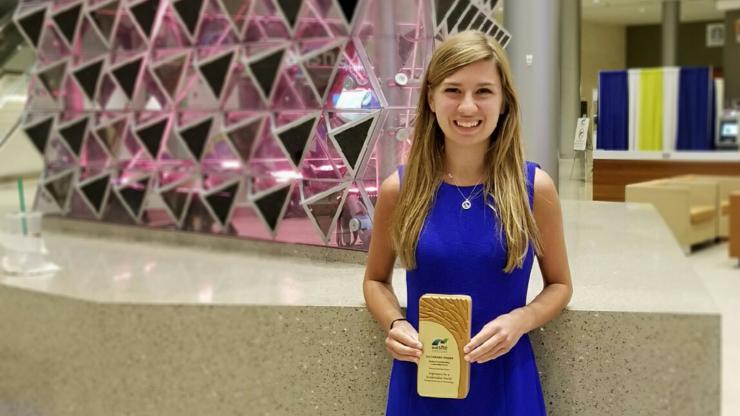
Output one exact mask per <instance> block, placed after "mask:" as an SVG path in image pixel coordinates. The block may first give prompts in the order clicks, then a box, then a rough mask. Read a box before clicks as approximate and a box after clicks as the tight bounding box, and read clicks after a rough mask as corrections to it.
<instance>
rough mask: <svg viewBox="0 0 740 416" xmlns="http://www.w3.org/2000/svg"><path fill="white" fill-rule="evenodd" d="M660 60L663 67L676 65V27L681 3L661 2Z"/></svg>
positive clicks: (678, 21)
mask: <svg viewBox="0 0 740 416" xmlns="http://www.w3.org/2000/svg"><path fill="white" fill-rule="evenodd" d="M662 10H663V25H662V37H661V42H662V49H661V50H662V60H661V63H662V65H663V66H676V65H678V58H677V57H676V56H677V51H678V27H679V24H680V23H681V2H680V1H679V0H663V5H662Z"/></svg>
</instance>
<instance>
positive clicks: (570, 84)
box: [560, 0, 581, 158]
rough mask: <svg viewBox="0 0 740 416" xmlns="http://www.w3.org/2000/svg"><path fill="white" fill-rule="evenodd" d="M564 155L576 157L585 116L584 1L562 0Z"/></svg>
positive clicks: (561, 154) (562, 153)
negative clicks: (578, 127) (577, 137)
mask: <svg viewBox="0 0 740 416" xmlns="http://www.w3.org/2000/svg"><path fill="white" fill-rule="evenodd" d="M560 22H561V27H560V70H561V73H560V109H561V114H562V117H561V118H560V123H561V130H560V156H561V157H568V158H569V157H574V152H573V135H574V132H575V131H576V121H577V119H578V117H580V116H581V2H580V0H561V2H560Z"/></svg>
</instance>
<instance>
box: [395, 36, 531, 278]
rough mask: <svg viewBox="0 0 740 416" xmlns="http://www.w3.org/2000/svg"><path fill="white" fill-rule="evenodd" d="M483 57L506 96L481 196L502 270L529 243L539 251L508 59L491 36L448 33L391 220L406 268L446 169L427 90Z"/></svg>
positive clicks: (430, 77) (435, 57)
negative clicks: (502, 253)
mask: <svg viewBox="0 0 740 416" xmlns="http://www.w3.org/2000/svg"><path fill="white" fill-rule="evenodd" d="M486 59H490V60H492V61H493V62H494V63H495V64H496V68H497V69H498V73H499V75H500V77H501V86H502V91H503V94H504V96H503V108H504V113H503V114H502V115H501V116H500V117H499V120H498V125H497V126H496V129H495V130H494V131H493V133H492V134H491V140H490V145H489V147H488V150H487V151H486V155H485V159H484V166H485V167H484V169H485V170H486V174H485V187H486V192H485V194H486V195H492V196H493V199H494V204H495V207H496V210H495V211H496V213H497V214H498V218H499V220H500V222H501V230H502V232H503V234H504V235H505V237H506V247H507V248H508V253H507V261H506V266H505V268H504V272H506V273H509V272H511V271H512V270H513V269H514V268H515V267H521V266H522V264H523V263H524V258H525V257H526V255H527V251H528V249H529V244H530V242H531V243H532V244H533V245H534V249H535V252H536V253H538V254H539V253H540V252H541V247H540V237H539V231H538V230H537V225H536V223H535V221H534V216H533V215H532V211H531V210H530V207H529V198H528V194H527V188H526V184H525V177H524V175H525V174H524V150H523V147H522V139H521V126H520V120H519V103H518V100H517V95H516V91H515V90H514V86H513V85H512V76H511V69H510V68H509V61H508V58H507V57H506V55H505V54H504V51H503V49H502V48H501V47H500V45H499V44H498V42H496V41H495V40H494V39H493V38H491V37H489V36H487V35H485V34H483V33H481V32H477V31H465V32H461V33H458V34H457V35H454V36H451V37H450V38H448V39H447V40H445V41H444V42H443V43H442V44H440V45H439V46H438V47H437V49H435V51H434V53H433V54H432V59H431V61H430V62H429V66H428V67H427V71H426V73H425V74H424V79H423V80H422V83H421V92H420V98H419V104H418V106H417V116H416V121H415V124H414V136H413V142H412V144H411V149H410V151H409V155H408V162H407V163H406V168H405V169H404V175H403V182H402V187H401V188H402V189H401V193H400V195H399V199H398V203H397V205H396V208H395V211H394V214H393V222H392V240H393V246H394V249H395V250H396V253H397V254H398V256H399V258H400V260H401V263H402V264H403V266H404V267H406V268H407V269H414V268H416V254H415V253H416V247H417V244H418V241H419V235H420V233H421V229H422V226H423V225H424V222H425V220H426V217H427V214H428V213H429V209H430V207H431V205H432V202H433V200H434V197H435V194H436V191H437V189H438V187H439V185H440V184H441V182H442V174H443V169H444V146H443V145H444V133H443V132H442V130H441V129H440V127H439V125H438V124H437V121H436V117H435V115H434V113H432V111H431V109H430V107H429V94H430V93H431V92H432V91H434V89H435V88H437V86H439V85H440V84H441V83H442V82H443V81H444V80H445V79H446V78H447V77H449V76H451V75H452V74H453V73H454V72H456V71H457V70H459V69H460V68H462V67H464V66H466V65H469V64H472V63H474V62H478V61H481V60H486ZM491 249H492V250H493V249H494V248H493V247H492V248H491Z"/></svg>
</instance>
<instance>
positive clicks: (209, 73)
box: [198, 51, 235, 100]
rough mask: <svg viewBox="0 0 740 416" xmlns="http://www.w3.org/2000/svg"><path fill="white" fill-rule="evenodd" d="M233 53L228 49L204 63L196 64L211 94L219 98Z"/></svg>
mask: <svg viewBox="0 0 740 416" xmlns="http://www.w3.org/2000/svg"><path fill="white" fill-rule="evenodd" d="M234 54H235V52H234V51H229V52H227V53H225V54H223V55H220V56H218V57H216V58H214V59H212V60H209V61H208V62H206V63H203V64H200V65H198V69H200V72H201V74H203V78H204V79H205V80H206V82H207V83H208V86H209V87H211V91H213V95H215V96H216V98H218V99H219V100H220V99H221V94H222V93H223V87H224V85H226V82H227V80H226V78H227V76H226V75H227V74H228V73H229V68H231V62H232V61H233V58H234Z"/></svg>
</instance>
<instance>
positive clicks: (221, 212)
mask: <svg viewBox="0 0 740 416" xmlns="http://www.w3.org/2000/svg"><path fill="white" fill-rule="evenodd" d="M238 191H239V182H236V183H233V184H231V185H228V186H225V187H223V188H221V189H219V190H216V191H213V192H211V193H209V194H207V195H205V196H204V197H203V200H204V201H205V202H206V203H207V204H208V206H209V207H210V208H211V210H212V211H213V213H214V215H215V216H216V218H217V219H218V220H219V222H220V223H221V225H222V226H224V227H225V226H226V225H227V224H228V220H229V214H231V210H232V207H233V206H234V201H235V200H236V195H237V192H238Z"/></svg>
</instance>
